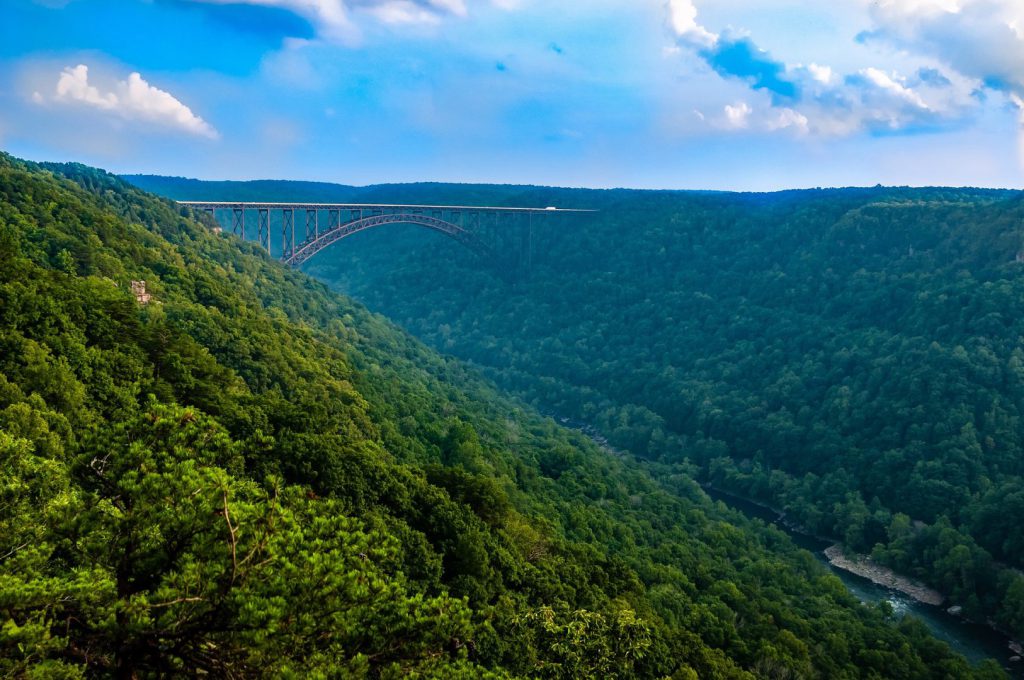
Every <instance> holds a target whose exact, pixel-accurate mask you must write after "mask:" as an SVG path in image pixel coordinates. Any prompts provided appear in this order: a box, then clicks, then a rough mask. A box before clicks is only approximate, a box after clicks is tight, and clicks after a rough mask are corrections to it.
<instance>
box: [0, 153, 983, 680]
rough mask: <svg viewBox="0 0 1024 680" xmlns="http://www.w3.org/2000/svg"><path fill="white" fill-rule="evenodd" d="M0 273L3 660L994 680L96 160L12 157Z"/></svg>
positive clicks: (735, 523)
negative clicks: (39, 161) (138, 291)
mask: <svg viewBox="0 0 1024 680" xmlns="http://www.w3.org/2000/svg"><path fill="white" fill-rule="evenodd" d="M0 264H2V266H0V498H2V502H0V620H2V626H0V673H3V674H4V675H7V676H15V677H19V676H24V677H37V678H43V677H46V678H50V677H66V678H72V677H84V676H88V677H106V676H117V677H125V678H143V677H157V676H161V677H167V676H175V675H186V674H189V675H191V674H210V675H214V676H220V677H250V676H267V677H282V676H283V677H326V676H330V677H367V676H369V677H398V676H405V675H410V674H413V675H420V676H433V675H443V676H445V677H453V676H457V675H459V674H461V675H464V676H466V677H482V676H485V675H493V676H496V677H506V676H522V677H549V678H570V677H600V678H612V677H676V678H692V677H701V678H751V677H776V678H790V677H828V678H855V677H864V678H868V677H893V678H922V679H923V678H945V677H972V676H973V677H986V678H987V677H1000V676H1001V675H1002V673H1001V671H1000V670H999V669H998V667H997V666H995V665H994V664H985V665H982V666H981V667H980V668H977V669H971V668H970V667H968V665H967V664H966V662H965V661H964V660H963V659H962V658H959V657H957V656H955V655H953V654H951V653H950V652H949V650H948V648H947V647H945V646H944V645H942V644H940V643H938V642H936V641H935V640H933V639H931V638H930V637H929V636H928V635H927V633H926V631H925V630H924V629H923V627H922V626H921V625H920V624H918V623H915V622H913V621H909V620H907V621H904V622H902V623H900V624H899V625H898V626H897V625H894V624H893V623H891V622H890V620H889V618H890V614H889V613H888V612H887V611H885V610H884V609H875V608H868V607H864V606H861V605H860V604H859V603H858V602H857V601H856V600H855V599H854V598H853V597H852V596H850V595H849V594H848V593H847V592H846V591H845V590H844V589H843V588H842V586H841V584H840V583H839V581H838V580H837V579H835V578H834V577H832V576H830V575H828V574H827V572H826V571H824V570H823V568H822V567H820V565H818V564H817V563H816V562H815V561H814V560H813V559H812V558H811V556H810V555H809V554H808V553H806V552H802V551H799V550H797V549H796V548H795V547H794V546H793V545H792V543H791V542H790V541H789V540H788V539H787V538H786V537H785V536H784V535H783V534H781V533H779V532H778V531H776V530H774V529H771V528H767V527H764V526H762V525H757V524H753V523H750V522H747V521H745V520H743V518H742V517H740V516H738V515H736V514H733V513H731V512H729V511H727V510H726V509H725V508H724V507H722V506H715V505H713V504H711V503H710V501H708V499H707V497H706V496H704V495H703V493H702V492H700V490H699V488H697V486H696V485H695V484H694V483H693V481H692V480H691V478H690V477H689V476H688V475H687V474H686V473H685V472H686V471H685V470H684V469H682V468H678V469H676V470H675V472H671V473H669V472H666V473H665V474H661V475H659V476H657V477H652V476H651V475H650V474H649V473H648V472H646V471H645V469H644V467H643V466H641V465H640V464H638V463H635V462H632V461H631V460H620V459H617V458H615V457H612V456H609V455H608V454H607V453H605V452H603V451H601V450H599V449H597V448H596V447H595V446H594V445H593V444H591V443H590V442H589V441H588V440H587V439H586V438H585V437H583V436H582V435H580V434H578V433H575V432H573V431H570V430H565V429H563V428H559V427H558V426H556V425H555V424H554V422H552V421H551V420H547V419H543V418H541V417H539V416H538V415H536V414H534V413H533V412H531V411H530V410H529V409H526V408H524V407H523V406H521V405H519V404H518V403H516V402H513V401H510V400H508V399H505V398H503V397H501V396H499V395H498V394H497V393H495V392H494V391H493V389H492V388H490V387H489V386H488V383H486V382H484V381H483V380H481V379H480V378H478V377H476V376H475V375H474V373H473V372H472V371H469V370H467V369H465V368H464V367H463V366H462V364H460V363H459V362H457V361H455V360H446V359H443V358H441V357H439V356H438V355H436V354H434V353H432V352H431V351H429V350H427V349H426V348H425V347H424V346H422V345H421V344H419V343H418V342H417V341H415V340H414V339H412V338H411V337H409V336H408V335H406V334H404V333H402V332H401V331H399V330H398V329H397V328H395V327H394V326H393V325H391V324H390V323H388V322H387V321H385V320H384V319H383V318H381V317H377V316H373V315H371V314H370V313H368V312H367V311H366V310H365V309H364V308H363V307H361V306H360V305H358V304H357V303H354V302H351V301H350V300H348V299H346V298H343V297H340V296H338V295H335V294H332V293H330V292H328V290H327V289H326V288H325V287H324V286H323V285H322V284H319V283H316V282H315V281H313V280H311V279H309V278H307V277H306V276H305V275H304V274H302V273H299V272H294V271H289V270H287V269H285V268H283V267H281V266H280V265H278V264H276V263H275V262H273V261H271V260H270V259H269V258H267V257H266V256H265V255H264V254H262V253H260V252H259V251H258V250H257V249H256V248H254V247H253V246H251V245H245V244H242V243H240V242H238V240H237V239H233V238H230V237H227V236H223V235H217V234H215V233H213V232H212V230H211V229H210V228H209V225H206V224H201V223H198V222H196V221H194V220H192V219H191V218H190V217H188V216H187V215H183V214H181V213H180V212H179V210H178V209H177V208H176V207H174V206H173V204H171V203H169V202H166V201H163V200H160V199H157V198H155V197H152V196H150V195H148V194H145V193H143V192H141V191H139V190H137V189H135V188H132V187H130V186H129V185H126V184H124V183H123V182H122V181H120V180H118V179H116V178H114V177H112V176H110V175H108V174H105V173H103V172H101V171H97V170H93V169H89V168H85V167H83V166H78V165H66V166H48V167H46V168H43V167H40V166H37V165H33V164H30V163H25V162H22V161H18V160H15V159H12V158H10V157H7V156H2V157H0ZM133 280H145V281H146V286H147V292H148V293H149V294H150V295H152V299H150V300H149V301H148V303H145V304H144V303H143V302H140V301H139V300H137V299H136V297H135V296H134V295H133V294H132V292H131V290H130V288H129V283H130V282H131V281H133Z"/></svg>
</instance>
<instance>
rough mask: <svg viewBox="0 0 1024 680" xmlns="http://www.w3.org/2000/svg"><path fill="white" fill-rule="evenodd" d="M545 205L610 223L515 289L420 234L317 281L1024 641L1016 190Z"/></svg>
mask: <svg viewBox="0 0 1024 680" xmlns="http://www.w3.org/2000/svg"><path fill="white" fill-rule="evenodd" d="M534 193H537V192H534ZM529 196H530V194H529V193H527V194H526V195H525V196H524V199H525V198H528V197H529ZM543 200H544V201H546V202H550V201H553V200H559V201H561V203H560V204H564V203H565V202H573V203H576V204H583V205H587V206H595V207H600V208H602V210H603V212H602V213H601V214H600V215H598V216H596V217H594V218H592V219H589V220H587V221H585V222H582V221H579V222H575V223H571V224H565V223H562V224H559V225H551V226H549V227H547V228H540V229H535V234H534V244H535V248H536V252H535V253H534V263H535V266H534V268H533V270H532V272H530V276H529V278H528V279H527V280H525V281H521V282H519V283H518V284H517V285H515V286H508V285H506V284H505V283H504V281H503V280H502V279H501V278H500V277H495V276H493V275H492V274H491V273H490V272H489V271H488V270H487V268H486V267H485V266H483V265H482V264H481V263H479V262H474V261H473V260H471V259H468V258H464V257H453V258H452V261H453V262H454V263H455V264H454V266H453V267H452V268H451V269H447V270H442V271H436V270H435V269H434V268H433V267H432V266H431V265H430V264H429V262H430V260H432V259H435V258H439V257H448V256H450V252H453V251H451V246H450V245H449V244H447V243H443V242H441V240H439V239H430V238H429V235H428V236H424V235H423V234H420V233H418V232H417V233H412V232H411V231H410V232H408V233H406V235H405V236H404V238H405V242H404V243H403V244H402V245H403V247H399V248H390V247H385V246H384V245H383V244H382V243H381V240H376V241H375V240H373V239H371V238H369V237H367V238H360V239H353V241H354V243H352V244H346V247H345V248H340V247H339V248H338V249H337V250H336V251H335V252H334V253H333V255H332V257H326V258H322V259H321V260H320V261H319V262H316V263H314V264H313V265H312V266H313V271H315V273H316V274H318V275H319V276H321V277H322V278H325V279H327V280H330V281H334V282H336V283H337V284H338V285H339V286H341V287H342V288H343V289H345V290H348V291H351V292H352V293H354V294H355V295H357V296H358V297H361V298H362V299H364V300H365V301H366V302H367V303H368V304H369V305H370V306H372V307H374V308H377V309H380V310H382V311H384V312H385V313H387V314H389V315H390V316H391V317H392V318H394V319H396V320H398V321H399V322H400V323H402V324H403V325H405V326H406V327H407V328H409V329H410V330H412V331H413V332H414V333H416V334H417V335H419V336H421V337H422V338H424V339H426V340H427V341H428V342H430V343H431V344H433V345H435V346H436V347H438V348H441V349H443V350H444V351H447V352H451V353H453V354H455V355H457V356H459V357H462V358H465V359H469V360H471V361H472V362H474V363H476V364H478V365H479V366H482V367H485V369H486V371H487V373H488V374H489V375H490V376H492V377H493V378H495V379H496V380H497V381H498V382H499V383H500V384H502V385H504V386H506V387H510V388H512V389H514V390H516V391H518V392H519V393H521V394H522V395H524V396H525V397H527V398H528V399H530V400H531V401H534V402H535V403H537V404H538V405H540V406H541V407H542V408H544V409H546V410H548V411H549V412H552V413H559V414H564V415H566V416H570V417H572V418H576V419H580V420H584V421H586V422H590V423H592V424H594V425H595V426H596V427H598V429H600V430H601V431H602V432H604V433H605V434H607V436H608V437H609V438H610V439H611V441H612V442H613V443H615V444H616V445H618V446H620V447H622V448H627V449H629V450H630V451H632V452H633V453H635V454H637V455H639V456H642V457H646V458H649V459H653V460H660V461H664V462H668V463H674V462H679V461H684V460H688V461H692V462H694V463H696V464H698V465H699V466H700V468H701V471H702V475H703V477H704V479H705V480H707V481H711V482H713V483H715V484H716V485H720V486H723V487H726V488H729V489H731V490H733V491H736V492H739V493H742V494H744V495H747V496H750V497H755V498H758V499H761V500H764V501H768V502H771V503H773V504H776V505H778V506H780V507H782V508H784V509H785V510H786V511H787V512H788V513H789V515H790V516H791V517H793V518H795V519H797V520H798V521H799V522H800V523H802V524H803V525H805V526H806V527H808V528H809V529H810V530H811V531H813V532H816V533H820V534H825V535H829V536H835V537H838V538H840V539H842V540H843V541H844V542H845V543H846V544H847V545H849V546H850V547H852V548H854V549H856V550H859V551H862V552H873V553H874V555H875V556H876V557H877V558H879V559H881V560H883V561H885V562H887V563H888V564H890V565H892V566H894V567H895V568H897V569H898V570H900V571H904V572H906V573H908V574H911V575H913V576H916V577H919V578H922V579H924V580H926V581H928V582H929V583H931V584H933V585H934V586H936V587H937V588H939V589H940V590H942V591H944V592H946V593H948V594H949V595H951V597H952V598H953V600H954V601H955V602H957V603H960V604H962V605H963V606H964V607H965V610H966V611H967V612H968V613H969V614H970V615H972V616H975V617H977V618H981V619H984V618H988V617H992V618H994V619H995V620H996V621H997V622H998V623H999V624H1000V625H1001V626H1003V627H1004V628H1006V629H1007V630H1009V631H1010V632H1012V633H1013V634H1015V635H1017V636H1020V635H1024V576H1022V575H1021V573H1020V572H1019V571H1018V570H1019V569H1020V568H1022V567H1024V533H1022V531H1024V530H1022V525H1021V522H1020V518H1021V517H1022V516H1024V419H1022V416H1024V347H1022V346H1021V338H1022V337H1024V265H1022V264H1020V263H1019V262H1018V253H1020V251H1021V248H1022V243H1024V240H1022V230H1021V225H1022V220H1024V204H1022V199H1021V197H1020V195H1019V194H1017V193H1012V192H993V191H980V190H952V189H950V190H944V189H925V190H909V189H883V188H878V189H863V190H832V191H809V192H787V193H782V194H776V195H729V194H718V195H714V194H692V193H635V192H605V193H601V192H590V193H581V194H573V193H568V194H560V193H556V194H555V195H554V196H550V195H548V196H543ZM391 243H394V242H393V241H392V242H391ZM391 243H389V244H388V246H390V245H391ZM404 246H413V247H404ZM424 251H425V252H424ZM385 262H386V264H385ZM428 268H430V272H431V282H432V285H431V286H430V287H429V288H427V289H424V288H423V287H422V285H421V281H422V280H423V276H424V275H425V271H426V270H427V269H428Z"/></svg>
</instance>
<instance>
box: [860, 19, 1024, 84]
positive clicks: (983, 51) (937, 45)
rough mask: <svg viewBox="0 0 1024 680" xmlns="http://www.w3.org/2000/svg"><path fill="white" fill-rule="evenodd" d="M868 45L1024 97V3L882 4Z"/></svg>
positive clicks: (869, 34)
mask: <svg viewBox="0 0 1024 680" xmlns="http://www.w3.org/2000/svg"><path fill="white" fill-rule="evenodd" d="M870 15H871V18H872V20H873V21H874V23H875V26H874V30H873V31H871V32H870V33H868V34H867V35H868V38H869V39H870V40H873V41H876V42H881V43H888V44H891V45H893V46H895V47H898V48H900V49H903V50H907V51H909V52H911V53H915V54H920V55H925V56H928V57H931V58H933V59H936V60H938V61H940V62H942V63H944V64H946V65H947V66H948V67H950V68H952V69H955V70H956V71H958V72H959V73H961V74H963V75H964V76H968V77H971V78H976V79H978V80H981V81H983V82H985V83H988V84H989V85H990V86H994V87H997V88H1002V89H1005V90H1008V91H1013V92H1015V93H1017V94H1018V95H1024V35H1022V32H1021V27H1022V26H1024V2H1021V1H1020V0H881V1H880V2H878V3H876V4H874V5H872V6H871V8H870Z"/></svg>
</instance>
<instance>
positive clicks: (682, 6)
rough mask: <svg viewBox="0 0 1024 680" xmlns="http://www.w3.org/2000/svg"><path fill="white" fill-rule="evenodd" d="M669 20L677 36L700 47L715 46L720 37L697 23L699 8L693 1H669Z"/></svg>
mask: <svg viewBox="0 0 1024 680" xmlns="http://www.w3.org/2000/svg"><path fill="white" fill-rule="evenodd" d="M668 10H669V20H670V21H671V23H672V30H673V31H675V34H676V36H678V37H679V38H682V39H684V40H686V41H689V42H692V43H694V44H696V45H698V46H700V47H708V46H710V45H713V44H715V42H716V41H717V40H718V36H717V35H715V34H714V33H711V32H710V31H708V30H707V29H706V28H704V27H703V26H701V25H700V24H699V23H697V8H696V7H695V6H694V4H693V0H669V3H668Z"/></svg>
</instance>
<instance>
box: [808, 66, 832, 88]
mask: <svg viewBox="0 0 1024 680" xmlns="http://www.w3.org/2000/svg"><path fill="white" fill-rule="evenodd" d="M807 71H808V72H809V73H810V74H811V77H812V78H814V79H815V80H817V81H818V82H819V83H824V84H825V85H828V84H829V83H831V82H832V78H833V77H834V76H835V74H834V73H833V72H832V67H830V66H819V65H818V64H814V63H811V64H808V65H807Z"/></svg>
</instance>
